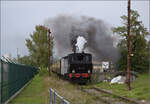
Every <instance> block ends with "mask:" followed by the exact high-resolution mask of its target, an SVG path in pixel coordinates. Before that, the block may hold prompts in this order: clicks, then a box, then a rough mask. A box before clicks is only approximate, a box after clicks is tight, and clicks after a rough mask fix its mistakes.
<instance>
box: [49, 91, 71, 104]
mask: <svg viewBox="0 0 150 104" xmlns="http://www.w3.org/2000/svg"><path fill="white" fill-rule="evenodd" d="M49 102H50V104H70V102H68V101H67V100H66V99H64V98H63V97H62V96H60V95H59V94H58V93H57V92H56V91H54V90H53V89H52V88H50V98H49Z"/></svg>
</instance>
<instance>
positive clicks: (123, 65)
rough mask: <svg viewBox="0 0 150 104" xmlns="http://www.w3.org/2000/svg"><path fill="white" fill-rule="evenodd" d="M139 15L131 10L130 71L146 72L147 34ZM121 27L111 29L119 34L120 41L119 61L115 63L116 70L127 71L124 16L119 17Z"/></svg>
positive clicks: (125, 22) (125, 20)
mask: <svg viewBox="0 0 150 104" xmlns="http://www.w3.org/2000/svg"><path fill="white" fill-rule="evenodd" d="M139 16H140V15H139V14H138V12H137V11H135V10H131V28H130V31H131V33H130V34H131V53H132V54H131V56H132V57H131V70H134V71H138V72H144V71H148V51H147V47H148V42H147V40H146V36H147V35H148V34H149V33H148V31H147V29H146V28H144V25H143V24H142V21H139V20H138V18H139ZM121 19H122V20H123V26H119V27H116V28H113V32H114V33H116V34H119V35H120V36H121V37H122V39H121V40H120V41H119V43H118V49H119V51H120V60H119V61H118V63H117V66H118V69H120V70H126V69H127V62H126V61H127V23H128V22H127V21H128V17H127V16H126V15H123V16H121Z"/></svg>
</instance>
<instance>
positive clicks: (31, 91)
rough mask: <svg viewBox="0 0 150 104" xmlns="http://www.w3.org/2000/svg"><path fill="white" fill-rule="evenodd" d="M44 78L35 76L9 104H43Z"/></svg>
mask: <svg viewBox="0 0 150 104" xmlns="http://www.w3.org/2000/svg"><path fill="white" fill-rule="evenodd" d="M43 79H44V77H42V76H39V75H36V76H35V77H34V78H33V80H32V81H31V83H29V85H28V86H27V87H25V89H24V90H23V91H22V92H21V93H20V94H19V95H17V97H16V98H14V99H13V100H12V101H11V102H10V103H9V104H45V93H44V82H43Z"/></svg>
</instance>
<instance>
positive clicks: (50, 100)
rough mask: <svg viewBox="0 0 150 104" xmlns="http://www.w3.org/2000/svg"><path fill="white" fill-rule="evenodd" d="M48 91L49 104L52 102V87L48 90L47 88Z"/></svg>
mask: <svg viewBox="0 0 150 104" xmlns="http://www.w3.org/2000/svg"><path fill="white" fill-rule="evenodd" d="M49 92H50V95H49V104H52V93H53V92H52V89H51V88H50V90H49Z"/></svg>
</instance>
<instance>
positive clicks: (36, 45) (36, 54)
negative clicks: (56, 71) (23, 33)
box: [26, 25, 53, 67]
mask: <svg viewBox="0 0 150 104" xmlns="http://www.w3.org/2000/svg"><path fill="white" fill-rule="evenodd" d="M30 37H31V39H29V38H28V39H26V46H27V48H28V50H29V53H30V55H29V57H31V60H32V63H33V64H34V65H36V66H38V67H39V66H44V67H47V66H48V38H47V30H46V29H44V28H41V26H40V25H38V26H36V27H35V32H33V34H30ZM50 45H51V46H50V50H51V52H50V54H51V56H52V49H53V37H52V36H51V37H50Z"/></svg>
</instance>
